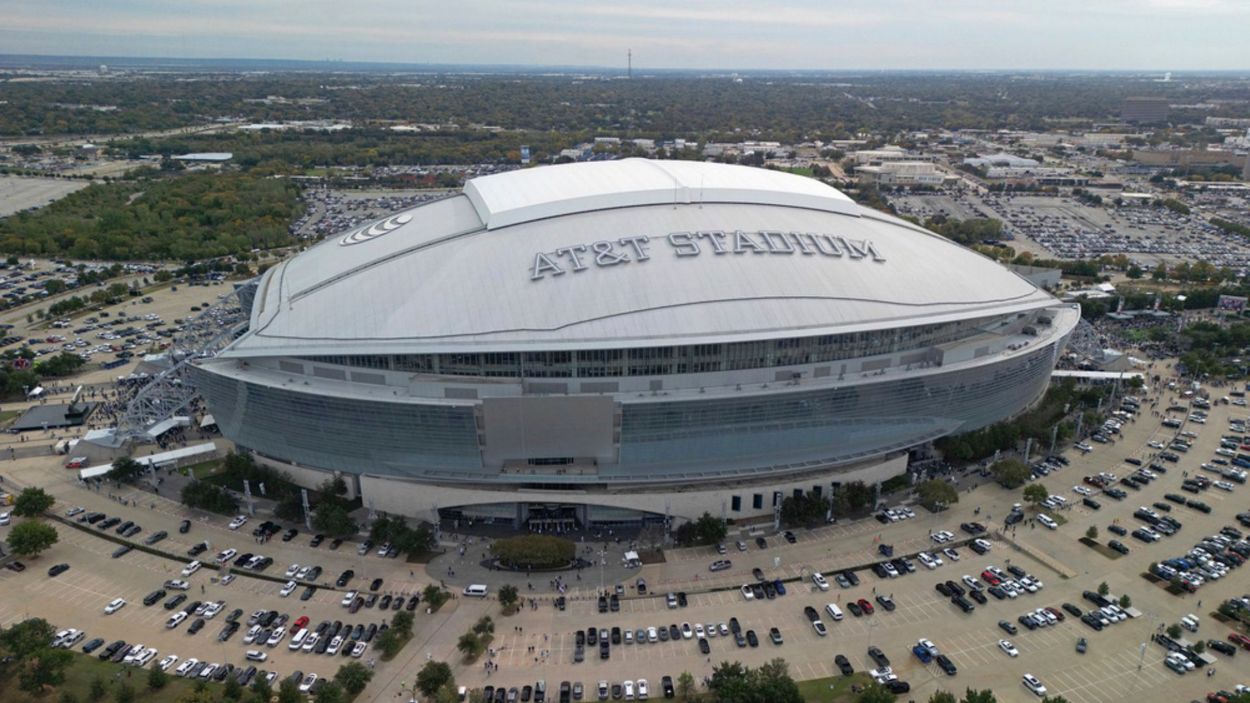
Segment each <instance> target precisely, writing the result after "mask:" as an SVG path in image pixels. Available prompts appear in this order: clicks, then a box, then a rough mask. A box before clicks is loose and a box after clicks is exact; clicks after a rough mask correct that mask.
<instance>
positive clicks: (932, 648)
mask: <svg viewBox="0 0 1250 703" xmlns="http://www.w3.org/2000/svg"><path fill="white" fill-rule="evenodd" d="M916 644H918V645H920V646H921V647H924V648H925V649H927V650H929V654H931V655H933V656H935V657H936V656H937V655H938V648H937V645H936V644H933V642H932V641H930V640H927V639H924V638H923V637H922V638H920V639H918V640H916Z"/></svg>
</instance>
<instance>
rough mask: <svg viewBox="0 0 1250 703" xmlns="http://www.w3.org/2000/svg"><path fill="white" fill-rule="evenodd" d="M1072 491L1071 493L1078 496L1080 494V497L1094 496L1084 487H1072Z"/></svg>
mask: <svg viewBox="0 0 1250 703" xmlns="http://www.w3.org/2000/svg"><path fill="white" fill-rule="evenodd" d="M1072 490H1073V492H1075V493H1080V494H1081V495H1083V496H1092V495H1094V492H1093V491H1091V490H1090V489H1089V488H1088V487H1086V486H1073V487H1072Z"/></svg>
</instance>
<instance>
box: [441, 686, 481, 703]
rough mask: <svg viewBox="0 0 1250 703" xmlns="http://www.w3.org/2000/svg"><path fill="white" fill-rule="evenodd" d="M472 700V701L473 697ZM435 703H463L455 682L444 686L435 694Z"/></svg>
mask: <svg viewBox="0 0 1250 703" xmlns="http://www.w3.org/2000/svg"><path fill="white" fill-rule="evenodd" d="M470 700H472V696H471V695H470ZM434 703H463V702H462V699H461V698H460V692H459V691H457V690H456V686H455V682H454V681H453V682H451V683H448V684H443V687H442V688H440V689H438V690H437V691H435V692H434Z"/></svg>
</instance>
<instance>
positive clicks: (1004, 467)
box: [990, 459, 1029, 488]
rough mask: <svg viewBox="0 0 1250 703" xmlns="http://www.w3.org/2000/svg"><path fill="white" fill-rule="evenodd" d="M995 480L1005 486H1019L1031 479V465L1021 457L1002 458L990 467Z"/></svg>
mask: <svg viewBox="0 0 1250 703" xmlns="http://www.w3.org/2000/svg"><path fill="white" fill-rule="evenodd" d="M990 473H991V474H993V476H994V480H995V481H998V483H999V485H1001V486H1002V487H1003V488H1019V487H1020V486H1023V485H1024V482H1025V481H1028V480H1029V467H1027V466H1025V465H1024V462H1023V461H1020V460H1019V459H1002V460H1001V461H997V462H995V463H994V465H993V466H991V467H990Z"/></svg>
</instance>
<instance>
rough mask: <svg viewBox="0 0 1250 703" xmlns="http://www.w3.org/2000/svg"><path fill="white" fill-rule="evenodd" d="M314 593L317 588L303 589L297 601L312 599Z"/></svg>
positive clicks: (308, 587)
mask: <svg viewBox="0 0 1250 703" xmlns="http://www.w3.org/2000/svg"><path fill="white" fill-rule="evenodd" d="M316 592H317V588H316V587H315V586H307V587H305V588H304V592H303V593H301V594H299V599H300V600H308V599H309V598H312V597H313V594H314V593H316ZM400 600H403V599H402V598H401V599H400Z"/></svg>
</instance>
